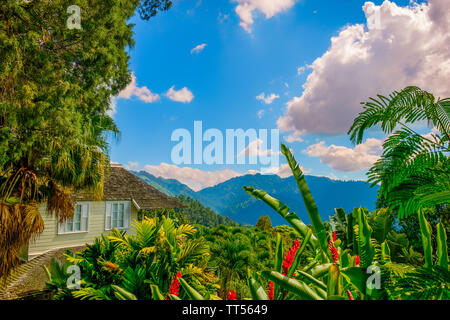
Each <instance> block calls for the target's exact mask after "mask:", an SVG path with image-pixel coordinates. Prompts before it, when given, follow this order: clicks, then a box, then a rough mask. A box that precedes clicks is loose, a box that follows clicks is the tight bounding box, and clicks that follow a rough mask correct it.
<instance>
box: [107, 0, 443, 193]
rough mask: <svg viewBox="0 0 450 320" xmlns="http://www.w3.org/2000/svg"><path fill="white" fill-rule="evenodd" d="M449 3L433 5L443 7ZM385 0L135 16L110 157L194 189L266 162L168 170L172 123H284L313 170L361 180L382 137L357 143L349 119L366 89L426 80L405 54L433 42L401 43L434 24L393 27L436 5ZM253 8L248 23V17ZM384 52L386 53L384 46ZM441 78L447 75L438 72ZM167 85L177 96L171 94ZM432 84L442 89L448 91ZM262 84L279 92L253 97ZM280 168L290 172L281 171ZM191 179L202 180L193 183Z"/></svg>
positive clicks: (193, 4) (289, 1)
mask: <svg viewBox="0 0 450 320" xmlns="http://www.w3.org/2000/svg"><path fill="white" fill-rule="evenodd" d="M444 1H445V0H434V1H432V0H430V1H429V2H430V4H432V3H433V2H434V3H435V4H434V5H435V7H436V8H437V7H438V6H442V8H444V6H445V4H444ZM265 3H266V4H265ZM382 3H383V1H374V5H375V6H373V5H372V4H370V3H369V4H367V3H366V1H359V0H345V1H335V0H320V1H318V0H298V1H295V0H271V1H264V0H263V1H261V2H258V1H255V0H233V1H229V0H222V1H218V0H203V1H201V0H175V1H174V4H173V7H172V8H171V9H170V10H169V11H168V12H164V13H160V14H158V15H157V16H156V17H154V18H153V19H151V20H150V21H149V22H145V21H142V20H141V19H139V18H138V17H135V18H133V19H132V21H131V22H132V23H134V24H135V27H134V32H135V40H136V46H135V47H134V48H132V49H130V50H129V54H130V56H131V60H130V66H129V68H130V71H132V72H133V74H134V76H135V82H134V83H133V84H132V85H131V86H129V87H128V88H127V89H126V90H125V92H123V93H121V95H119V97H117V98H116V99H115V113H114V119H115V121H116V123H117V125H118V127H119V129H120V130H121V132H122V134H121V138H120V140H119V141H118V142H114V141H112V142H111V160H112V161H114V162H119V163H121V164H123V165H124V166H128V168H130V169H146V170H148V171H149V172H151V173H154V174H156V175H160V176H163V177H166V178H179V180H181V181H182V182H184V183H187V184H188V185H189V184H190V185H191V186H193V187H194V188H197V189H199V188H202V187H206V186H209V185H213V184H215V183H218V182H221V180H225V179H227V178H229V177H231V176H233V175H237V174H242V173H245V172H247V171H248V170H260V169H261V168H260V166H258V165H206V164H203V165H189V166H186V167H188V168H193V169H198V170H201V172H200V171H198V170H189V169H186V168H185V169H184V170H178V169H177V168H175V167H173V166H172V165H173V163H172V161H171V150H172V148H173V147H174V146H175V145H176V142H172V141H171V140H170V137H171V134H172V132H173V131H174V130H176V129H177V128H186V129H188V130H190V131H193V124H194V121H202V122H203V127H204V130H206V129H208V128H217V129H219V130H221V131H223V132H224V133H225V130H226V129H237V128H243V129H249V128H255V129H277V128H280V129H281V131H282V132H281V138H280V140H281V142H284V143H286V144H287V145H288V146H289V147H290V148H292V150H293V151H294V155H295V156H296V158H297V161H298V162H299V163H300V164H301V165H302V167H303V168H305V170H306V172H307V173H308V174H311V175H324V176H328V177H333V178H339V179H364V178H365V172H366V168H367V167H368V166H369V164H370V163H371V161H372V162H373V159H375V157H376V156H378V155H379V154H380V152H381V148H380V146H381V143H382V139H383V138H384V136H383V135H382V134H381V133H380V132H378V131H376V130H374V131H372V132H371V133H370V134H369V136H368V137H370V138H372V140H370V141H369V143H367V145H363V146H362V147H359V148H358V147H356V148H357V149H355V146H354V145H352V144H351V142H350V141H349V139H348V136H347V135H346V133H345V131H346V130H345V128H348V123H349V122H350V124H351V120H352V119H353V118H354V117H356V115H357V112H358V110H360V109H358V108H360V106H359V102H360V101H361V100H362V99H366V98H368V97H369V96H368V95H376V94H377V93H383V94H387V93H389V92H391V91H393V90H398V89H401V88H403V87H404V86H406V85H421V86H422V85H425V86H426V85H427V83H428V84H429V81H428V82H427V81H426V79H422V77H419V75H418V74H419V73H421V71H422V69H423V68H427V69H429V68H430V67H429V66H422V65H421V66H418V65H415V64H412V62H413V61H417V58H418V57H423V56H424V55H426V54H428V53H429V52H431V51H432V48H430V46H428V47H427V48H425V47H424V48H423V49H422V50H420V49H414V50H408V52H411V53H408V54H405V53H401V54H400V52H404V51H405V48H408V46H411V47H412V46H413V45H414V43H415V41H417V39H415V37H418V38H420V37H421V36H423V37H424V39H427V36H428V37H430V34H429V33H431V30H420V32H421V33H423V34H421V33H420V32H419V35H418V36H417V32H418V31H417V30H410V31H411V32H410V33H409V32H406V34H403V31H400V30H401V29H402V28H403V29H405V30H408V26H411V27H410V28H409V29H413V27H412V26H416V25H417V23H416V22H417V21H419V22H420V23H423V21H424V19H425V20H426V19H428V20H430V21H431V22H432V23H434V24H436V25H438V24H439V23H440V22H441V21H439V20H437V18H433V17H432V15H431V13H430V12H432V10H433V7H432V6H430V4H429V3H427V2H421V3H422V7H420V8H419V4H417V5H412V6H411V5H410V6H408V5H409V4H410V1H408V0H402V1H400V0H398V1H385V3H384V4H383V6H380V5H381V4H382ZM277 5H278V7H277ZM363 6H365V9H364V10H363ZM372 7H373V8H379V10H380V11H379V12H380V17H381V28H379V30H378V29H376V30H370V28H369V27H370V26H368V20H367V19H366V14H367V12H366V13H365V12H364V11H368V8H369V9H370V8H372ZM430 7H431V8H430ZM446 10H447V11H448V9H446ZM423 12H425V13H423ZM248 13H249V14H251V16H252V18H253V23H249V22H248V20H246V19H248V15H246V14H248ZM398 15H400V16H403V18H398ZM402 19H403V20H402ZM433 19H434V20H433ZM358 26H359V27H358ZM361 28H362V29H361ZM400 32H402V33H400ZM442 32H444V31H442ZM413 33H415V34H416V36H413ZM427 33H428V35H427ZM400 34H401V36H399V35H400ZM433 34H435V32H434V33H433ZM333 37H334V39H335V40H334V43H332V38H333ZM377 37H381V38H377ZM349 38H350V39H351V40H348V39H349ZM377 39H378V40H377ZM380 39H382V40H380ZM442 41H444V40H442ZM202 44H204V45H203V46H201V47H199V50H197V51H196V52H194V51H192V50H193V49H194V48H195V47H197V46H199V45H202ZM433 45H435V46H438V45H439V44H433ZM383 46H388V47H383ZM415 47H417V46H415ZM388 51H389V57H386V56H385V54H384V53H383V52H388ZM413 51H414V52H413ZM365 55H366V56H365ZM361 56H364V58H361ZM405 61H406V62H405ZM444 62H445V61H444ZM447 62H448V60H447ZM390 64H392V66H390ZM402 64H405V65H404V66H403V65H402ZM394 65H395V66H397V67H393V66H394ZM398 65H400V67H398ZM299 68H300V69H299ZM395 68H398V70H397V71H396V73H395V75H391V74H390V73H391V72H393V71H392V70H394V69H395ZM438 72H439V71H438ZM312 73H315V74H314V75H313V76H311V77H310V78H309V79H308V76H310V75H311V74H312ZM442 73H444V72H442ZM422 74H423V72H422ZM435 75H436V74H435ZM439 76H440V75H439ZM430 77H431V76H430ZM442 77H446V75H444V74H442ZM435 78H436V77H435ZM366 79H367V80H366ZM433 79H434V78H433ZM438 80H443V79H439V77H438V79H435V80H434V81H438ZM444 80H447V79H444ZM322 82H323V83H322ZM435 83H438V82H433V83H432V84H430V86H431V85H434V84H435ZM447 83H448V81H447ZM171 88H172V95H170V94H167V93H168V91H169V90H170V89H171ZM183 88H185V89H184V91H179V90H182V89H183ZM430 89H434V90H437V92H438V93H444V94H445V93H446V91H445V90H447V89H446V88H437V89H436V87H435V86H434V87H432V88H430ZM305 91H306V92H308V93H307V94H305ZM262 93H264V94H265V96H264V97H268V96H270V95H271V94H273V95H275V96H277V97H278V98H275V99H273V101H269V100H270V99H269V100H268V101H267V102H271V103H270V104H266V103H265V102H264V101H262V100H261V99H260V100H258V99H257V98H256V97H257V96H259V95H260V94H262ZM168 96H171V98H172V99H171V98H169V97H168ZM296 99H297V100H296ZM174 100H179V101H174ZM180 100H183V102H180ZM288 105H290V107H289V112H288ZM316 106H317V107H316ZM313 109H314V110H313ZM280 118H281V120H279V119H280ZM419 130H421V131H422V132H423V133H427V132H429V131H430V129H427V128H419ZM288 136H291V137H292V136H294V137H295V140H296V141H294V139H291V140H289V139H288V140H289V141H291V142H290V143H288V142H287V141H286V140H284V138H283V137H288ZM299 141H301V142H299ZM332 145H333V146H334V147H333V146H332ZM330 146H331V147H330ZM353 158H354V159H355V161H351V159H353ZM284 163H285V162H284V161H283V160H281V164H284ZM161 164H166V165H165V166H163V167H161ZM179 167H182V166H179ZM203 172H215V174H203ZM279 173H280V175H281V176H284V175H286V172H285V170H284V173H283V172H282V171H281V170H280V172H279ZM213 177H214V178H213ZM196 178H198V179H199V180H201V181H200V182H199V181H197V182H195V180H196Z"/></svg>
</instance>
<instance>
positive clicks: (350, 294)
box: [347, 289, 355, 300]
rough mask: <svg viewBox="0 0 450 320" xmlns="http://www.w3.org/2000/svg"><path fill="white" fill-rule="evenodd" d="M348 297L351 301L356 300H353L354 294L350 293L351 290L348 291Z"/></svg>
mask: <svg viewBox="0 0 450 320" xmlns="http://www.w3.org/2000/svg"><path fill="white" fill-rule="evenodd" d="M347 295H348V299H349V300H355V298H353V295H352V293H351V292H350V290H348V289H347Z"/></svg>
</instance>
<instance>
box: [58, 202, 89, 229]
mask: <svg viewBox="0 0 450 320" xmlns="http://www.w3.org/2000/svg"><path fill="white" fill-rule="evenodd" d="M78 207H81V208H80V213H79V216H80V220H79V224H80V230H77V231H75V230H74V227H75V223H76V222H75V215H76V214H77V212H76V210H77V208H78ZM83 207H86V208H87V209H86V215H87V217H83ZM74 210H75V212H74V215H73V217H72V218H70V219H71V220H72V231H67V223H68V222H69V219H66V221H64V222H63V223H59V222H58V221H57V228H58V235H65V234H77V233H87V232H89V219H90V213H91V205H90V203H89V202H77V203H76V204H75V208H74ZM83 219H86V223H85V225H86V230H82V229H81V228H82V226H83Z"/></svg>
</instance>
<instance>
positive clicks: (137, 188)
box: [72, 165, 184, 209]
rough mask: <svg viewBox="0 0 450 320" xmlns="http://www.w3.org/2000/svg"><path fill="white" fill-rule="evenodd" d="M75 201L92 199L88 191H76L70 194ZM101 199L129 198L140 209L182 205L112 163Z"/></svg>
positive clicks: (180, 206)
mask: <svg viewBox="0 0 450 320" xmlns="http://www.w3.org/2000/svg"><path fill="white" fill-rule="evenodd" d="M72 198H73V199H74V200H75V201H94V200H95V199H94V196H93V194H92V193H89V192H77V193H75V194H73V195H72ZM102 200H103V201H115V200H117V201H118V200H122V201H125V200H129V201H133V200H134V202H135V203H136V204H137V205H138V206H139V208H140V209H158V208H163V209H173V208H183V207H184V206H183V205H182V204H181V203H179V202H177V201H175V200H172V199H171V198H169V197H168V196H166V195H165V194H164V193H162V192H160V191H158V190H156V189H155V188H153V187H152V186H150V185H149V184H147V183H145V182H144V181H142V180H141V179H139V178H138V177H136V176H135V175H134V174H132V173H131V172H129V171H127V170H126V169H124V168H122V167H121V166H117V165H112V166H111V172H110V174H109V175H108V176H107V177H105V181H104V187H103V198H102Z"/></svg>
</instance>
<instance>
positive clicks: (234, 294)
mask: <svg viewBox="0 0 450 320" xmlns="http://www.w3.org/2000/svg"><path fill="white" fill-rule="evenodd" d="M227 300H236V293H235V292H234V290H231V291H230V292H229V293H228V295H227Z"/></svg>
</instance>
